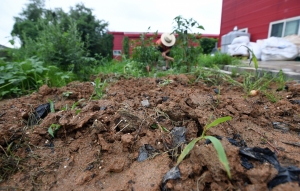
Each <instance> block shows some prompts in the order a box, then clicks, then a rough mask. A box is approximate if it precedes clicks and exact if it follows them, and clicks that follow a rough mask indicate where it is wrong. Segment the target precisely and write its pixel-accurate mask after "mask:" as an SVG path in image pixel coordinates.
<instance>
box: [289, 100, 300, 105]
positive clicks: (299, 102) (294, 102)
mask: <svg viewBox="0 0 300 191" xmlns="http://www.w3.org/2000/svg"><path fill="white" fill-rule="evenodd" d="M290 102H291V103H292V104H298V105H300V100H290Z"/></svg>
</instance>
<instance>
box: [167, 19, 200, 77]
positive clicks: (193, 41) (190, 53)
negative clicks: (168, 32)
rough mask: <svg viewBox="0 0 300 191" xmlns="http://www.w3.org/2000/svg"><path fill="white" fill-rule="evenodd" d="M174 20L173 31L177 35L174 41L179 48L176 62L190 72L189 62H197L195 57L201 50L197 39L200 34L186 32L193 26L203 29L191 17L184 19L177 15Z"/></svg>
mask: <svg viewBox="0 0 300 191" xmlns="http://www.w3.org/2000/svg"><path fill="white" fill-rule="evenodd" d="M174 21H175V26H174V31H173V33H176V34H177V35H178V36H177V40H176V41H177V46H178V47H179V48H180V50H181V54H180V55H179V56H180V57H179V60H178V62H182V63H183V64H184V65H186V69H187V72H190V70H191V64H195V63H196V62H197V57H198V55H199V53H200V52H201V47H200V46H199V40H198V39H197V37H199V36H200V34H195V33H194V34H189V33H188V32H191V30H192V28H194V27H196V28H197V29H202V30H204V28H203V26H201V25H199V23H198V22H197V21H195V20H194V19H193V18H190V19H184V18H182V17H181V16H177V17H175V18H174ZM177 59H178V58H176V57H175V60H177Z"/></svg>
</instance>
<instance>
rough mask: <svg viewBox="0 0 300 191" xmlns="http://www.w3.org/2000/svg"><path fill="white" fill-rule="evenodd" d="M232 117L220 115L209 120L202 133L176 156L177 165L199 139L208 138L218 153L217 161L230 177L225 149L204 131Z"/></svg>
mask: <svg viewBox="0 0 300 191" xmlns="http://www.w3.org/2000/svg"><path fill="white" fill-rule="evenodd" d="M231 119H232V118H231V117H230V116H227V117H221V118H218V119H216V120H214V121H213V122H211V123H210V124H208V125H206V126H205V127H204V129H203V132H202V135H201V137H198V138H195V139H193V140H192V141H191V142H190V143H189V144H188V145H187V146H186V147H185V148H184V149H183V151H182V153H181V154H180V156H179V157H178V159H177V165H179V164H180V162H181V161H182V160H183V159H184V158H185V157H186V155H188V154H189V152H190V151H191V150H192V149H193V148H194V146H195V144H196V143H197V142H198V141H200V140H204V139H209V140H210V141H211V142H212V144H213V146H214V147H215V149H216V151H217V154H218V158H219V161H220V162H221V163H222V164H223V166H224V168H225V170H226V172H227V175H228V177H229V178H230V179H231V174H230V168H229V163H228V160H227V157H226V154H225V151H224V148H223V146H222V144H221V142H220V141H219V140H218V139H217V138H215V137H212V136H206V135H205V134H206V132H207V131H208V130H209V129H210V128H211V127H214V126H217V125H219V124H220V123H224V122H226V121H228V120H231Z"/></svg>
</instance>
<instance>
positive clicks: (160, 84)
mask: <svg viewBox="0 0 300 191" xmlns="http://www.w3.org/2000/svg"><path fill="white" fill-rule="evenodd" d="M172 82H173V80H169V79H164V80H163V81H162V82H161V83H159V86H160V87H162V86H166V85H169V84H171V83H172Z"/></svg>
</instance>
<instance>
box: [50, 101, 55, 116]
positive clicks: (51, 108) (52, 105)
mask: <svg viewBox="0 0 300 191" xmlns="http://www.w3.org/2000/svg"><path fill="white" fill-rule="evenodd" d="M49 103H50V111H51V113H55V107H54V102H53V101H52V100H49Z"/></svg>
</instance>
